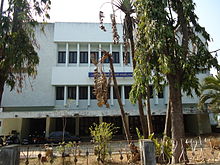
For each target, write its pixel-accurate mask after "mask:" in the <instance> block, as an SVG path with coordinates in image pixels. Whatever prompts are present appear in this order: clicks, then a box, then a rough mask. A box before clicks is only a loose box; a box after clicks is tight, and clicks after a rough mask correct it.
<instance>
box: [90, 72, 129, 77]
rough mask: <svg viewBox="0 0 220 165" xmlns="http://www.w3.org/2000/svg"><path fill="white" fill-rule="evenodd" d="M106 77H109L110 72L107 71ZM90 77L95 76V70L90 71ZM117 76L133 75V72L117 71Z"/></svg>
mask: <svg viewBox="0 0 220 165" xmlns="http://www.w3.org/2000/svg"><path fill="white" fill-rule="evenodd" d="M105 75H106V77H109V72H105ZM88 77H94V72H89V73H88ZM115 77H133V72H115Z"/></svg>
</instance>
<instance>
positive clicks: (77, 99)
mask: <svg viewBox="0 0 220 165" xmlns="http://www.w3.org/2000/svg"><path fill="white" fill-rule="evenodd" d="M76 106H79V86H78V85H77V86H76Z"/></svg>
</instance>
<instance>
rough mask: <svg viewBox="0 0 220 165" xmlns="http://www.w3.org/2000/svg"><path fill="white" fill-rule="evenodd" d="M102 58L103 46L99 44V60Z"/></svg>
mask: <svg viewBox="0 0 220 165" xmlns="http://www.w3.org/2000/svg"><path fill="white" fill-rule="evenodd" d="M101 57H102V45H101V44H99V59H100V58H101Z"/></svg>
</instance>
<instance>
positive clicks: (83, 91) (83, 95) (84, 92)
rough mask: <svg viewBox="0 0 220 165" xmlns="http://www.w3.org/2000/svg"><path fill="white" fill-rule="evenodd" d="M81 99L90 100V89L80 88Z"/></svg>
mask: <svg viewBox="0 0 220 165" xmlns="http://www.w3.org/2000/svg"><path fill="white" fill-rule="evenodd" d="M79 99H88V87H87V86H81V87H79Z"/></svg>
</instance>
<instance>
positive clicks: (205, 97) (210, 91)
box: [199, 74, 220, 112]
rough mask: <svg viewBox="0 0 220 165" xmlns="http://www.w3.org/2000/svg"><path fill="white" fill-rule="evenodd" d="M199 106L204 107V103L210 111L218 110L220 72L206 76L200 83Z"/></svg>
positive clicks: (219, 109) (219, 102) (219, 105)
mask: <svg viewBox="0 0 220 165" xmlns="http://www.w3.org/2000/svg"><path fill="white" fill-rule="evenodd" d="M200 89H201V95H200V100H199V106H200V107H201V108H204V106H205V105H206V104H208V107H209V109H210V110H211V111H214V112H219V111H220V74H218V75H216V76H209V77H206V78H205V79H204V81H203V83H202V85H201V88H200Z"/></svg>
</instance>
